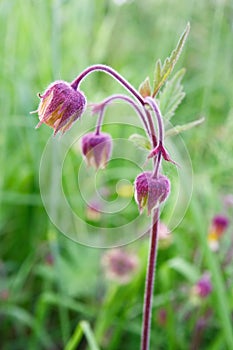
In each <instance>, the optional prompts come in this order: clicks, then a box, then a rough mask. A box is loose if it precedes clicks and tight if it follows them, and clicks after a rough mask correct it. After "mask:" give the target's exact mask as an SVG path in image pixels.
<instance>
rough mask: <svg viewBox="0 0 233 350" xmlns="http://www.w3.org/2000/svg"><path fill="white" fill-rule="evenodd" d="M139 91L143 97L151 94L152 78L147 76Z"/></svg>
mask: <svg viewBox="0 0 233 350" xmlns="http://www.w3.org/2000/svg"><path fill="white" fill-rule="evenodd" d="M138 91H139V92H140V94H141V95H142V97H147V96H151V86H150V78H149V77H147V78H146V79H145V80H144V81H143V82H142V83H141V85H140V86H139V89H138Z"/></svg>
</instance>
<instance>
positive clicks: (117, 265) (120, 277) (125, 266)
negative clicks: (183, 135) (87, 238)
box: [102, 248, 139, 284]
mask: <svg viewBox="0 0 233 350" xmlns="http://www.w3.org/2000/svg"><path fill="white" fill-rule="evenodd" d="M138 265H139V261H138V257H137V255H136V254H133V253H129V252H127V251H125V250H123V249H121V248H116V249H112V250H110V251H109V252H107V253H105V254H104V255H103V257H102V266H103V268H104V270H105V273H106V277H107V278H108V279H110V280H113V281H116V282H118V283H120V284H126V283H129V282H130V280H131V279H132V277H133V275H134V273H135V272H136V270H137V268H138Z"/></svg>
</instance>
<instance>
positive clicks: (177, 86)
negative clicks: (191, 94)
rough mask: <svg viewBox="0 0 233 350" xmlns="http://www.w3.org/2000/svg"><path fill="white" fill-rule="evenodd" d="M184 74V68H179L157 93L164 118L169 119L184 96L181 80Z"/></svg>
mask: <svg viewBox="0 0 233 350" xmlns="http://www.w3.org/2000/svg"><path fill="white" fill-rule="evenodd" d="M184 74H185V69H181V70H179V71H178V72H177V73H176V74H175V75H174V77H173V78H172V79H171V80H169V81H167V83H166V85H165V87H164V89H163V90H162V91H161V92H160V94H159V106H160V109H161V112H162V115H163V117H164V119H165V120H170V119H171V117H173V115H174V114H175V111H176V109H177V107H178V106H179V104H180V103H181V102H182V100H183V98H184V97H185V92H184V90H183V86H182V85H181V80H182V78H183V76H184Z"/></svg>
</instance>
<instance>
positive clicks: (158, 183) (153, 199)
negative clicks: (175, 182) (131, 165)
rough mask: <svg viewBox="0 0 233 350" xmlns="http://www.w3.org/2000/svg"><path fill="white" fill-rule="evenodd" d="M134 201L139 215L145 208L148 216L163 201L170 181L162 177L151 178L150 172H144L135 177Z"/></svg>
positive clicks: (168, 189)
mask: <svg viewBox="0 0 233 350" xmlns="http://www.w3.org/2000/svg"><path fill="white" fill-rule="evenodd" d="M134 186H135V200H136V202H137V204H138V207H139V211H140V213H141V212H142V211H143V209H144V208H145V206H147V210H148V215H150V213H151V210H152V209H153V208H156V207H158V206H159V204H160V203H162V202H163V201H165V199H166V198H167V197H168V195H169V193H170V181H169V179H168V178H167V177H166V176H164V175H159V177H158V178H153V176H152V172H150V171H146V172H144V173H142V174H140V175H138V176H137V178H136V180H135V183H134Z"/></svg>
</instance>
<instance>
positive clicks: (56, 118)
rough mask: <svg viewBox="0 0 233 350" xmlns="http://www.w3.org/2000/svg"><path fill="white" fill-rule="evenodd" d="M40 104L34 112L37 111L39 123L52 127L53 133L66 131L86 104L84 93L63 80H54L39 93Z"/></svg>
mask: <svg viewBox="0 0 233 350" xmlns="http://www.w3.org/2000/svg"><path fill="white" fill-rule="evenodd" d="M39 98H40V100H41V101H40V104H39V107H38V109H37V110H36V111H35V112H31V113H36V112H38V115H39V119H40V122H39V123H38V124H37V126H36V128H39V127H40V126H41V124H43V123H44V124H47V125H49V126H50V127H52V128H53V129H54V135H56V134H57V133H58V131H61V132H62V133H64V132H66V131H67V130H68V129H70V127H71V126H72V124H73V123H74V122H75V120H76V119H78V118H80V117H81V115H82V114H83V112H84V110H85V106H86V98H85V96H84V94H83V93H82V92H81V91H79V90H75V89H74V88H72V86H71V85H70V84H69V83H67V82H65V81H62V80H61V81H55V82H54V83H53V84H51V85H50V86H49V87H48V88H47V89H46V90H45V92H44V94H43V95H40V94H39Z"/></svg>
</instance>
